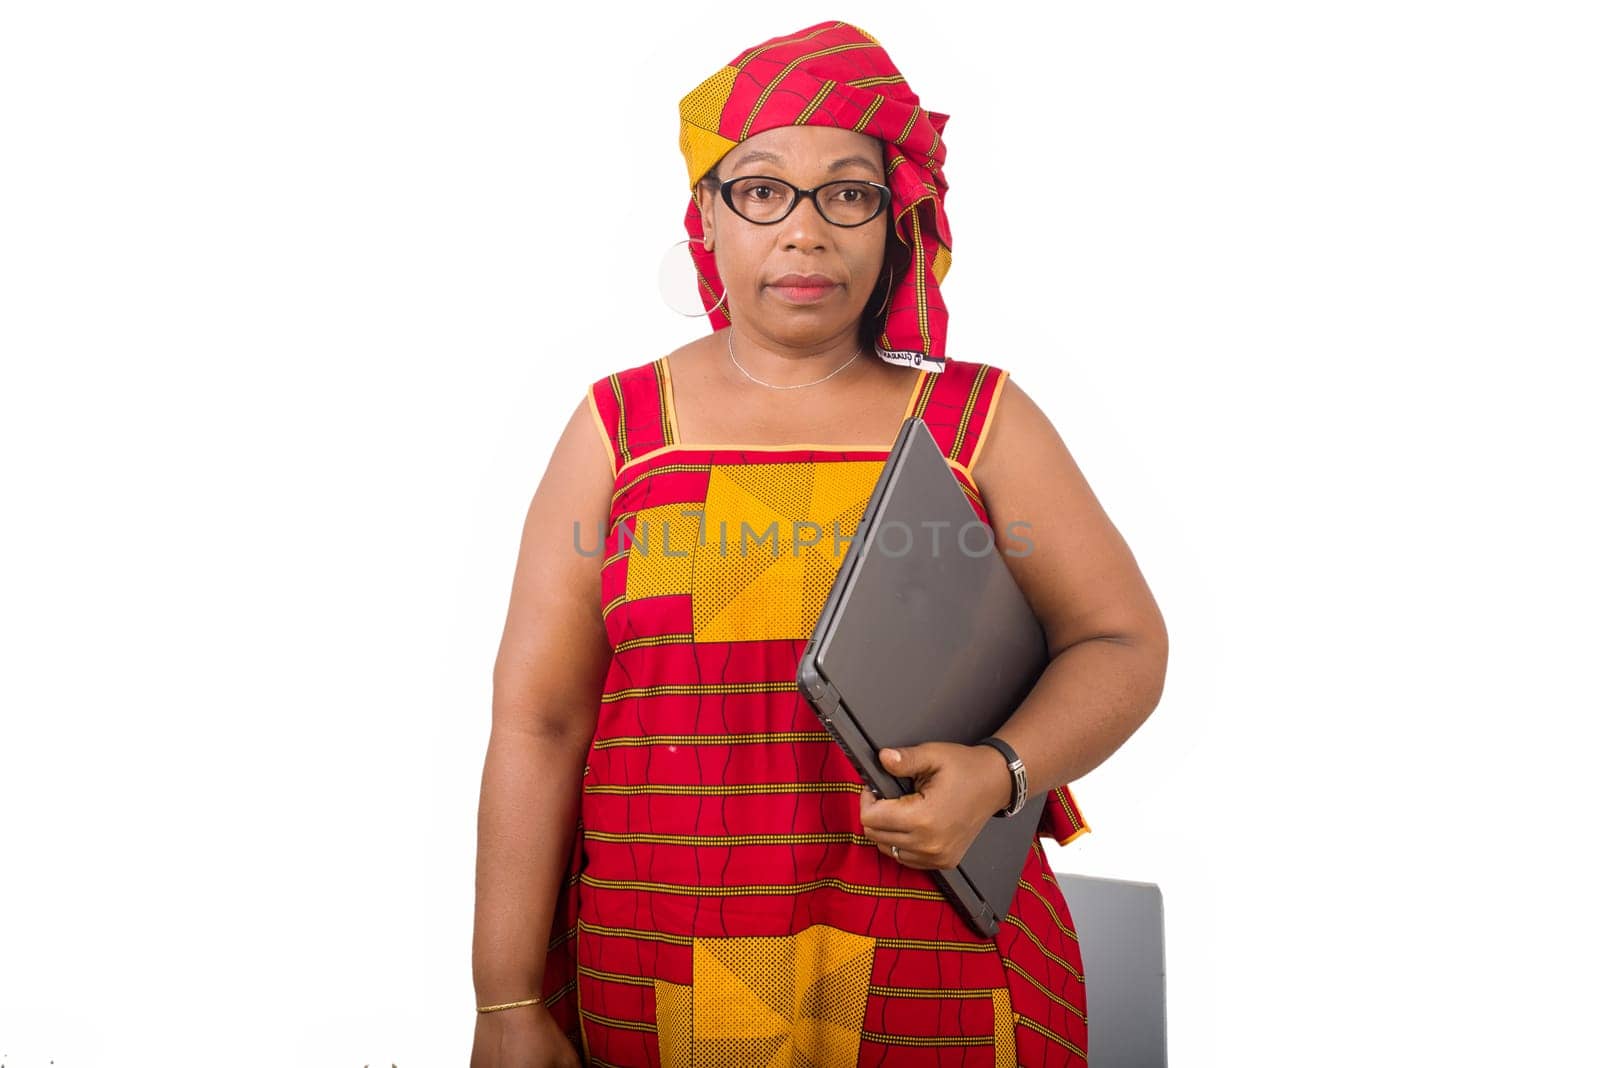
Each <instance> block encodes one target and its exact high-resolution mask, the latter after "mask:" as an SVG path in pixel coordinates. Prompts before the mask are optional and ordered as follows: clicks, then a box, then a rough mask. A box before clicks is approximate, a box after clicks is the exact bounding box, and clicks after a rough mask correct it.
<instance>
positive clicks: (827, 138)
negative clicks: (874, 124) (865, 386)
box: [695, 126, 891, 345]
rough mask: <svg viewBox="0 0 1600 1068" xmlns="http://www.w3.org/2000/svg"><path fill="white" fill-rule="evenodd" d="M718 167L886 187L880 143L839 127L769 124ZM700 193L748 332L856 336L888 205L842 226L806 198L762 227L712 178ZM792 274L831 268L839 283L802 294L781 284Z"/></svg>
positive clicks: (876, 267)
mask: <svg viewBox="0 0 1600 1068" xmlns="http://www.w3.org/2000/svg"><path fill="white" fill-rule="evenodd" d="M716 171H717V173H718V176H719V177H720V178H721V179H722V180H723V181H724V182H727V181H730V180H732V179H734V178H738V177H741V176H745V175H763V176H766V177H769V178H782V179H783V180H784V181H786V182H789V183H791V184H793V185H795V186H798V187H799V188H801V189H812V188H815V187H816V186H819V185H821V184H822V183H823V182H832V181H839V180H842V179H847V178H857V179H866V180H868V181H873V182H878V183H880V184H886V183H885V182H884V173H883V144H882V142H880V141H879V140H878V139H877V138H875V137H872V136H870V135H868V134H863V133H857V132H855V131H854V130H842V129H839V128H838V127H834V126H781V127H777V128H775V129H771V130H765V131H763V132H761V133H759V134H756V135H755V136H753V137H751V138H749V139H748V140H745V141H742V142H740V143H739V144H738V145H737V146H735V147H734V148H733V149H731V150H730V151H729V152H728V154H727V155H726V156H724V157H723V158H722V160H721V162H720V163H719V164H718V166H717V167H716ZM695 195H696V197H697V198H698V201H699V206H700V217H701V219H702V220H703V222H702V226H703V228H704V231H705V235H706V238H707V240H709V241H710V243H711V249H712V252H713V253H714V254H715V255H716V259H717V273H718V274H719V275H721V276H722V282H723V283H724V284H725V285H726V286H727V287H728V303H727V306H728V307H729V308H731V309H732V311H733V317H734V318H735V319H736V320H737V321H738V323H739V325H740V328H741V329H743V330H752V331H755V332H758V333H761V334H764V335H766V336H768V337H770V338H771V339H773V340H774V341H778V342H781V343H785V344H791V345H807V344H816V343H818V342H822V341H826V340H828V339H830V338H834V337H837V336H840V335H851V336H853V335H854V332H855V330H856V327H857V323H858V321H859V320H860V318H861V315H862V313H863V311H864V310H865V309H866V305H867V301H868V300H869V299H870V298H871V297H872V293H873V289H874V287H876V286H877V285H878V282H879V280H880V273H881V271H882V269H883V256H884V247H885V241H886V239H887V237H888V233H889V229H888V228H889V222H890V218H891V212H890V210H889V209H888V208H885V209H884V211H883V213H882V214H880V215H879V216H878V217H877V218H876V219H873V220H872V221H871V222H869V223H865V224H864V225H861V226H853V227H842V226H835V225H834V224H833V223H830V222H828V221H827V220H826V219H824V218H823V217H822V216H821V215H819V214H818V213H817V208H816V204H815V203H814V202H813V201H812V200H811V198H809V197H807V198H804V199H802V200H801V201H800V202H799V203H798V204H796V205H795V207H794V210H793V211H791V212H790V213H789V215H788V217H787V218H785V219H784V220H783V221H782V222H778V223H772V224H770V225H766V226H763V225H759V224H757V223H752V222H750V221H748V220H747V219H744V218H742V217H740V216H739V215H737V214H736V213H734V212H733V211H732V210H731V209H729V207H728V205H727V203H726V202H724V201H723V199H722V197H721V195H720V193H719V192H717V191H716V190H715V189H713V188H712V187H711V185H710V184H709V183H703V184H702V185H701V186H700V187H699V189H698V190H697V192H696V194H695ZM789 274H799V275H824V276H826V277H827V278H828V279H830V280H832V281H833V282H834V283H836V284H835V285H834V286H833V287H832V288H830V289H827V290H826V291H825V292H824V293H823V295H822V296H821V298H820V299H814V300H806V299H801V296H800V295H798V294H786V293H785V292H784V291H783V290H782V288H780V287H779V286H777V285H776V284H775V283H777V282H778V280H779V279H781V278H783V277H784V276H786V275H789ZM881 297H882V294H881V293H880V294H879V298H880V299H881Z"/></svg>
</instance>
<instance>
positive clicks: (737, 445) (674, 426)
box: [656, 356, 929, 453]
mask: <svg viewBox="0 0 1600 1068" xmlns="http://www.w3.org/2000/svg"><path fill="white" fill-rule="evenodd" d="M656 362H657V363H658V364H659V365H660V367H661V383H662V394H663V399H664V400H665V401H666V405H667V428H668V430H669V431H670V433H671V434H672V447H674V448H679V449H689V450H694V449H829V450H839V451H845V452H882V453H888V452H891V451H893V449H894V442H893V441H892V440H891V441H890V442H889V443H888V444H887V445H873V444H864V445H855V444H850V443H848V442H816V441H789V442H777V443H771V444H757V443H755V442H742V441H722V442H715V441H713V442H699V441H684V440H682V437H681V435H679V433H678V403H677V397H676V394H675V393H674V390H673V385H672V364H671V363H670V362H669V361H668V359H667V358H666V357H665V356H662V357H659V358H658V359H657V361H656ZM928 373H929V372H928V369H927V368H926V367H924V368H922V369H921V370H920V371H918V372H917V377H916V380H915V381H914V382H912V383H911V395H910V396H909V397H907V398H906V406H905V408H904V409H903V410H902V411H901V413H900V423H899V424H897V425H896V426H895V428H894V429H895V434H896V435H898V434H899V433H900V427H901V426H902V425H904V424H905V421H906V420H907V419H909V418H911V410H912V409H913V408H915V407H916V405H917V397H918V396H919V395H921V393H922V384H923V383H924V382H925V381H927V378H928Z"/></svg>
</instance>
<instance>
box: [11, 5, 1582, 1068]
mask: <svg viewBox="0 0 1600 1068" xmlns="http://www.w3.org/2000/svg"><path fill="white" fill-rule="evenodd" d="M1584 8H1585V5H1579V4H1569V5H1558V4H1539V3H1527V2H1524V3H1520V4H1515V5H1513V4H1510V3H1502V4H1481V3H1480V4H1474V3H1453V4H1444V3H1437V4H1422V3H1400V2H1395V0H1387V2H1383V3H1371V2H1367V3H1359V2H1350V0H1347V2H1345V3H1340V4H1321V5H1310V4H1284V3H1269V2H1261V3H1254V4H1245V3H1218V4H1206V5H1197V4H1176V3H1167V4H1153V3H1146V4H1134V3H1122V4H1113V5H1103V4H1095V5H1089V4H1067V5H1059V6H1057V7H1055V8H1053V9H1047V8H1043V7H1041V8H1039V9H1038V10H1037V11H1035V12H1034V13H1033V14H1032V15H1031V16H1030V17H1026V18H1025V17H1023V16H1022V15H1020V14H1017V13H1015V12H1016V9H1015V8H1014V7H1013V8H1001V7H998V6H995V5H960V6H952V7H950V8H948V9H942V8H938V7H929V6H927V5H910V4H907V5H884V4H874V3H857V4H846V5H841V6H838V7H834V8H832V9H812V8H805V7H804V6H803V5H802V7H801V8H794V7H784V6H783V5H779V6H778V7H777V8H776V9H773V8H772V7H771V5H765V7H764V8H763V10H762V11H760V12H756V13H752V11H753V9H751V8H750V7H749V6H747V5H713V4H703V5H698V6H697V7H695V8H693V9H692V10H691V9H688V8H682V7H681V6H679V7H669V8H666V9H662V10H658V11H655V12H652V13H646V12H643V11H638V12H634V11H629V10H627V9H624V8H619V7H617V6H616V5H597V4H590V5H574V6H572V7H570V8H567V9H565V10H566V12H567V13H565V14H563V13H562V12H563V9H562V8H561V7H557V8H555V9H552V10H550V11H548V12H546V13H545V14H544V15H539V16H536V15H535V14H534V10H533V8H532V6H531V5H511V4H499V5H485V4H462V3H455V4H451V5H444V4H405V5H396V4H356V3H340V2H330V0H320V2H318V3H314V4H313V3H289V2H283V0H279V2H277V3H273V4H202V3H192V4H174V3H147V4H138V5H126V4H119V5H112V4H99V5H94V4H73V3H63V2H54V3H49V4H44V3H15V4H8V5H6V7H5V8H4V13H3V14H0V155H3V159H4V162H3V166H0V351H3V355H4V378H3V388H0V447H3V454H4V469H3V501H4V508H5V517H4V523H3V527H0V536H3V537H4V551H3V554H0V657H3V661H0V663H3V667H4V673H3V692H0V709H3V720H0V895H3V902H0V904H3V907H0V1062H3V1063H4V1065H5V1066H6V1068H33V1066H35V1065H45V1064H54V1065H56V1066H59V1068H79V1066H84V1065H111V1064H116V1065H124V1066H125V1065H202V1064H203V1065H214V1064H222V1065H285V1064H293V1065H316V1066H321V1065H327V1066H336V1068H355V1066H357V1065H363V1064H380V1063H381V1064H383V1065H388V1064H390V1063H391V1062H392V1063H394V1064H396V1065H399V1066H400V1068H424V1066H434V1065H464V1064H465V1063H466V1057H467V1051H468V1047H469V1044H470V1040H471V1034H472V1028H473V1024H474V1022H475V1014H474V1013H473V1011H472V1006H473V1004H474V1000H473V989H472V986H471V975H470V961H469V950H470V940H471V924H472V906H473V862H474V851H475V839H474V833H475V824H474V821H475V812H476V804H477V790H478V784H479V775H480V772H481V767H482V760H483V755H484V746H485V743H486V740H487V732H488V727H489V696H490V668H491V665H492V661H493V658H494V654H495V649H496V644H497V641H498V638H499V631H500V627H501V625H502V623H503V618H504V612H505V607H506V598H507V595H508V591H509V582H510V577H511V571H512V565H513V562H514V555H515V551H516V546H517V540H518V536H519V533H520V527H521V522H522V517H523V513H524V510H525V508H526V506H527V502H528V498H529V496H530V495H531V493H532V492H533V490H534V487H535V486H536V485H537V483H538V481H539V479H540V477H541V475H542V473H543V471H544V466H545V463H546V461H547V459H548V457H549V454H550V450H551V448H552V446H553V444H554V440H555V436H556V433H557V431H558V430H559V428H560V427H561V425H562V422H563V420H564V419H565V417H566V416H567V414H568V413H569V412H570V411H571V410H572V407H573V405H575V404H576V403H577V401H578V400H579V399H580V398H581V397H582V393H583V390H584V388H585V387H586V386H587V385H588V384H589V383H590V382H592V381H594V380H595V379H597V378H600V377H602V376H604V375H605V374H607V373H609V372H611V371H614V370H619V369H621V368H624V367H630V366H634V365H636V364H639V363H642V362H644V361H646V360H649V359H652V358H654V357H656V356H658V355H660V354H661V353H663V352H666V351H669V350H670V349H672V348H674V347H676V346H677V345H679V344H681V343H682V342H684V341H686V340H688V339H690V338H692V337H694V336H697V335H698V334H699V333H700V332H701V331H702V330H703V329H704V320H685V319H682V318H679V317H677V316H675V315H674V314H673V313H672V312H671V311H669V310H668V309H667V308H666V306H665V305H664V304H663V302H662V300H661V298H660V295H659V292H658V290H657V279H656V270H657V266H658V264H659V261H660V257H661V255H662V253H663V252H664V251H665V250H666V248H667V246H668V245H669V244H670V243H671V242H673V241H675V240H677V239H678V238H681V237H683V236H685V235H684V233H683V231H682V227H681V220H682V216H683V211H684V208H685V205H686V200H687V175H686V173H685V171H684V166H683V161H682V158H681V156H680V155H679V154H678V148H677V113H676V107H677V102H678V99H679V97H680V96H682V95H683V94H684V93H686V92H687V91H688V90H690V89H691V88H693V87H694V86H695V85H696V84H697V83H698V82H699V81H700V80H701V79H702V78H704V77H706V76H707V75H708V74H710V73H711V72H713V71H714V70H716V69H717V68H718V67H719V66H721V65H722V64H724V63H726V62H727V61H728V60H729V59H731V58H732V57H733V56H734V55H735V54H737V53H738V52H739V51H740V50H742V49H743V48H745V47H747V46H748V45H751V44H754V43H756V42H758V41H761V40H764V39H766V38H768V37H771V36H773V35H776V34H780V33H787V32H792V31H793V30H796V29H799V28H801V27H803V26H806V25H809V24H811V23H813V22H816V21H821V20H823V19H825V18H834V17H839V18H846V19H848V20H849V21H852V22H855V23H858V24H860V25H862V26H864V27H866V28H867V29H868V30H869V31H870V32H872V33H873V34H875V35H876V36H878V37H879V38H880V39H881V40H882V41H883V43H884V45H885V46H886V47H887V48H888V50H889V53H890V55H891V56H892V57H893V58H894V59H895V60H896V62H897V63H898V64H899V66H900V67H901V69H902V71H903V72H904V73H905V74H906V76H907V78H908V80H909V82H910V84H911V85H912V87H913V88H914V89H915V90H916V91H917V92H918V93H919V94H920V96H921V98H922V101H923V103H924V105H925V106H927V107H929V108H932V109H933V110H938V111H944V112H947V113H949V114H950V115H951V116H952V118H951V120H950V123H949V125H948V127H947V129H946V139H947V143H948V146H949V159H948V175H949V178H950V182H951V191H950V195H949V200H948V209H949V213H950V218H951V222H952V228H953V236H954V241H955V250H954V262H953V266H952V269H951V272H950V275H949V277H948V279H947V284H946V286H945V289H944V292H945V296H946V299H947V300H948V302H949V305H950V307H951V309H952V323H951V330H950V352H951V354H952V355H953V356H956V357H958V358H963V359H977V360H983V361H987V362H990V363H994V364H996V365H998V366H1003V367H1007V368H1009V369H1010V370H1011V371H1012V373H1013V375H1014V379H1015V381H1016V382H1017V383H1018V384H1020V385H1022V386H1024V388H1026V389H1027V390H1028V391H1029V392H1030V393H1032V394H1033V395H1034V396H1035V398H1037V399H1038V400H1039V401H1040V402H1041V404H1043V405H1044V406H1045V408H1046V410H1047V412H1048V413H1049V414H1050V416H1051V418H1052V419H1053V420H1054V421H1055V423H1056V426H1057V428H1058V429H1059V430H1060V432H1061V434H1062V437H1063V438H1064V439H1065V440H1066V442H1067V444H1068V446H1069V447H1070V448H1071V450H1072V451H1073V453H1074V455H1075V456H1076V458H1077V459H1078V461H1079V463H1080V464H1081V465H1082V467H1083V468H1084V470H1085V472H1086V473H1087V475H1088V477H1089V479H1090V481H1091V483H1092V484H1093V486H1094V487H1095V489H1096V491H1097V492H1098V494H1099V495H1100V497H1101V499H1102V501H1103V502H1104V504H1105V506H1106V508H1107V509H1108V511H1109V512H1110V514H1111V516H1112V518H1113V519H1114V521H1115V522H1116V523H1117V524H1118V526H1119V528H1120V529H1121V531H1122V532H1123V534H1124V535H1125V536H1126V537H1127V539H1128V540H1129V542H1130V544H1131V545H1132V547H1133V549H1134V552H1135V554H1136V555H1137V557H1138V559H1139V562H1140V564H1141V566H1142V567H1143V569H1144V571H1145V574H1146V576H1147V577H1148V579H1149V581H1150V583H1151V585H1152V587H1153V589H1154V590H1155V593H1156V595H1157V598H1158V599H1159V601H1160V603H1161V606H1162V608H1163V610H1164V612H1165V613H1166V617H1167V621H1168V625H1169V628H1170V631H1171V636H1172V659H1171V666H1170V671H1169V675H1168V683H1167V689H1166V694H1165V697H1164V699H1163V701H1162V704H1161V707H1160V708H1159V709H1158V710H1157V712H1156V713H1155V715H1154V717H1153V718H1152V719H1151V720H1150V721H1149V723H1148V724H1147V725H1146V727H1145V728H1144V729H1143V731H1142V732H1141V733H1139V734H1138V735H1137V736H1135V738H1134V739H1133V740H1132V741H1131V742H1130V743H1129V744H1128V745H1127V746H1126V747H1124V749H1123V750H1122V751H1120V752H1119V753H1118V754H1116V755H1115V756H1114V757H1113V758H1112V759H1111V761H1110V762H1108V763H1107V764H1106V765H1104V766H1103V767H1102V768H1101V769H1100V770H1098V771H1096V772H1095V773H1094V774H1092V775H1090V776H1089V777H1088V778H1087V779H1085V780H1083V781H1081V782H1080V783H1078V784H1077V785H1076V787H1075V788H1076V791H1077V793H1078V796H1079V799H1080V800H1081V802H1082V804H1083V806H1084V809H1085V811H1086V813H1087V816H1088V818H1089V820H1090V822H1091V824H1092V825H1093V827H1094V833H1092V834H1090V835H1088V836H1086V837H1084V838H1081V839H1079V840H1078V841H1077V842H1075V843H1073V844H1072V845H1071V846H1070V847H1067V848H1066V849H1062V850H1054V851H1052V854H1051V856H1052V860H1053V861H1054V862H1055V864H1056V866H1057V867H1060V868H1062V869H1064V870H1070V871H1079V872H1086V873H1090V874H1099V875H1109V876H1115V877H1119V878H1126V879H1138V880H1146V881H1153V882H1157V883H1159V884H1160V885H1161V887H1162V889H1163V891H1164V893H1165V896H1166V904H1167V921H1168V931H1167V935H1168V968H1169V992H1170V999H1171V1000H1170V1048H1171V1056H1172V1061H1171V1063H1172V1064H1174V1065H1179V1066H1188V1065H1230V1066H1231V1065H1284V1064H1296V1065H1300V1064H1304V1065H1323V1064H1327V1065H1333V1064H1341V1065H1342V1064H1347V1063H1364V1064H1365V1063H1371V1064H1394V1065H1410V1064H1418V1063H1451V1064H1474V1065H1476V1064H1485V1065H1486V1064H1491V1063H1492V1064H1501V1063H1521V1064H1545V1063H1548V1064H1555V1063H1575V1061H1576V1060H1577V1059H1581V1058H1582V1057H1584V1056H1588V1055H1591V1054H1592V1036H1590V1035H1588V1033H1587V1032H1585V1031H1580V1017H1581V1016H1582V1015H1584V1014H1586V1012H1587V1010H1588V1009H1589V1008H1590V1005H1589V1002H1590V1001H1591V1000H1592V995H1593V993H1594V980H1593V977H1592V974H1591V973H1592V968H1591V963H1592V957H1593V954H1594V952H1595V950H1596V949H1597V948H1600V947H1597V945H1596V941H1597V940H1596V937H1595V936H1596V930H1595V928H1596V921H1595V919H1594V917H1595V909H1594V907H1593V905H1592V903H1591V899H1592V897H1593V894H1594V887H1593V884H1592V882H1590V881H1589V880H1588V879H1587V877H1586V876H1585V875H1583V874H1582V873H1581V872H1580V863H1581V861H1583V860H1584V859H1585V858H1586V856H1587V854H1590V853H1592V846H1591V844H1590V838H1591V837H1592V820H1593V818H1594V816H1593V808H1594V805H1593V802H1592V801H1591V799H1590V796H1589V791H1588V789H1587V786H1588V784H1589V783H1590V782H1592V781H1593V776H1592V775H1591V774H1589V766H1590V763H1591V753H1592V751H1593V750H1592V749H1591V747H1590V743H1589V738H1590V728H1591V723H1592V720H1593V718H1594V715H1595V713H1596V711H1597V709H1596V704H1597V702H1596V700H1595V697H1594V695H1593V691H1592V689H1591V687H1590V684H1589V677H1590V675H1591V670H1590V669H1591V661H1592V657H1593V649H1594V647H1595V638H1596V634H1595V630H1596V628H1595V622H1594V617H1595V595H1596V592H1597V590H1596V585H1597V584H1596V574H1595V564H1594V557H1593V553H1592V546H1593V544H1594V543H1595V540H1596V535H1597V531H1596V529H1595V526H1596V524H1595V520H1594V515H1593V506H1594V503H1595V502H1594V497H1595V460H1596V449H1595V444H1596V443H1595V439H1594V435H1593V430H1592V427H1591V422H1592V415H1593V412H1592V409H1593V407H1594V396H1595V394H1594V379H1593V377H1592V366H1593V364H1594V362H1595V360H1596V358H1597V356H1600V344H1597V333H1600V332H1597V321H1596V313H1597V308H1596V295H1597V292H1600V260H1597V256H1596V249H1597V248H1600V226H1597V208H1596V205H1597V201H1600V198H1597V197H1596V195H1595V191H1596V190H1597V189H1600V160H1597V140H1596V137H1595V133H1596V113H1595V112H1596V109H1595V101H1596V100H1597V99H1600V86H1597V84H1596V81H1597V77H1596V64H1595V62H1594V60H1595V54H1596V45H1597V44H1600V42H1597V40H1596V34H1595V27H1594V24H1593V23H1592V22H1591V21H1589V18H1588V15H1589V13H1588V12H1586V11H1585V10H1584ZM774 11H775V12H776V14H774ZM785 11H787V12H789V13H788V14H784V12H785ZM807 12H809V13H807Z"/></svg>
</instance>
